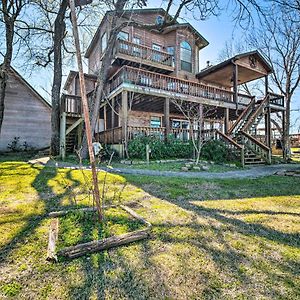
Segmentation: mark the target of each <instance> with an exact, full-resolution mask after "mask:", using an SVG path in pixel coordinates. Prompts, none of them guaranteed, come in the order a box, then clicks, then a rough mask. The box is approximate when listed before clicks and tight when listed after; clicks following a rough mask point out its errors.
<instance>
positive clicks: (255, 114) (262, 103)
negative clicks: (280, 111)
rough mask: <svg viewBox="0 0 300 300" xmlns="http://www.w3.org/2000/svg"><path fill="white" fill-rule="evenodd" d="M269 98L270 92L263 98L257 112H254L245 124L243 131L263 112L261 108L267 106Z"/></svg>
mask: <svg viewBox="0 0 300 300" xmlns="http://www.w3.org/2000/svg"><path fill="white" fill-rule="evenodd" d="M269 100H270V95H269V93H268V94H267V95H266V96H265V98H264V99H263V101H262V102H261V103H260V104H259V106H258V108H257V109H256V110H255V112H254V113H253V115H252V116H251V117H250V119H249V120H248V122H247V123H246V124H245V125H244V126H243V128H242V129H241V131H245V130H247V129H248V128H249V126H250V125H251V123H252V122H253V120H255V118H256V117H257V115H258V114H259V113H260V112H261V110H262V109H264V108H265V104H266V103H268V102H269Z"/></svg>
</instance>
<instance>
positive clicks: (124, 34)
mask: <svg viewBox="0 0 300 300" xmlns="http://www.w3.org/2000/svg"><path fill="white" fill-rule="evenodd" d="M118 38H119V39H120V40H123V41H129V33H128V32H125V31H120V32H119V33H118Z"/></svg>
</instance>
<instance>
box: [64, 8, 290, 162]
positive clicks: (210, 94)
mask: <svg viewBox="0 0 300 300" xmlns="http://www.w3.org/2000/svg"><path fill="white" fill-rule="evenodd" d="M165 14H166V13H165V11H164V10H163V9H141V10H131V11H128V12H126V13H124V14H123V18H124V19H126V18H127V19H129V18H130V19H135V20H136V21H137V22H143V23H145V22H146V23H149V24H155V23H159V22H161V20H162V18H164V16H165ZM109 20H110V12H107V13H106V15H105V17H104V18H103V20H102V22H101V24H100V26H99V28H98V30H97V32H96V34H95V36H94V38H93V39H92V42H91V44H90V46H89V48H88V50H87V52H86V58H87V59H88V65H89V71H88V74H86V75H85V76H86V82H87V89H88V91H87V92H88V93H89V95H91V94H92V92H93V90H94V87H95V84H96V81H97V73H98V71H99V68H100V66H101V59H102V57H103V53H104V51H105V50H106V47H107V41H108V35H109V30H110V22H109ZM207 45H208V41H207V40H206V39H205V38H204V37H203V36H202V35H201V34H200V33H199V32H198V31H197V30H196V29H195V28H193V27H192V26H191V25H190V24H188V23H184V24H182V23H176V24H174V25H172V26H170V27H167V28H166V29H164V30H162V31H155V30H152V31H147V30H145V29H141V28H138V27H134V26H130V27H125V28H124V29H123V30H122V31H121V32H120V33H119V36H118V40H117V42H116V44H115V47H114V55H113V60H112V62H111V67H110V78H109V80H108V82H107V86H106V88H105V90H106V97H105V99H103V101H102V104H101V108H100V111H99V120H98V126H97V128H96V132H95V138H96V139H98V140H99V141H100V142H101V143H105V144H110V145H112V146H113V147H114V148H115V149H117V150H118V151H119V152H120V155H124V141H127V140H130V139H134V138H135V137H136V136H140V135H145V136H152V135H155V136H158V137H160V138H162V139H163V138H168V136H170V135H173V136H174V137H176V138H178V139H182V140H188V139H190V138H191V135H192V134H197V132H198V129H199V128H197V127H195V126H194V125H193V126H191V124H190V123H189V121H188V120H186V119H185V117H184V116H183V114H182V113H181V112H180V111H179V110H178V108H177V107H176V105H175V104H174V102H173V99H181V100H184V101H191V102H193V103H198V104H199V106H202V107H204V109H212V108H213V114H211V115H210V117H209V118H206V119H205V120H204V122H203V124H201V126H203V127H202V129H201V133H202V134H203V135H204V136H205V139H219V140H222V141H224V143H225V144H226V145H227V147H228V148H229V149H231V150H233V151H235V152H236V153H237V154H238V155H239V157H240V159H241V162H242V163H243V164H254V163H271V155H272V143H273V140H272V132H273V127H274V126H273V125H272V124H273V123H272V116H273V115H274V114H276V115H278V114H282V120H284V114H285V108H284V98H283V96H281V95H277V94H274V93H271V92H270V91H269V88H268V75H269V74H271V73H272V68H271V67H270V65H269V64H268V63H267V61H266V60H265V59H264V57H263V56H262V55H261V54H260V53H259V52H258V51H251V52H248V53H243V54H240V55H237V56H234V57H232V58H230V59H228V60H226V61H224V62H222V63H220V64H218V65H214V66H209V67H207V68H206V69H204V70H199V60H200V59H201V50H202V49H203V48H204V47H206V46H207ZM260 78H264V80H265V93H264V96H263V97H261V98H256V97H255V96H254V95H249V94H246V93H240V92H239V90H240V86H241V85H242V84H245V83H248V82H251V81H254V80H257V79H260ZM64 90H65V92H64V93H63V95H62V99H61V152H62V153H63V154H64V153H65V152H66V151H73V149H74V147H75V148H76V147H77V148H78V146H79V145H80V143H81V139H82V128H83V126H82V108H81V99H80V91H79V81H78V74H77V72H74V71H72V72H70V74H69V77H68V79H67V81H66V84H65V87H64ZM279 125H280V127H282V125H281V124H279ZM261 128H263V131H262V130H261Z"/></svg>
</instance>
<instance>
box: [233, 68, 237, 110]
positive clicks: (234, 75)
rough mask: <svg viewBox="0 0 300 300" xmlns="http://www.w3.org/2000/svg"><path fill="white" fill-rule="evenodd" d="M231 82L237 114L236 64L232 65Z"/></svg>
mask: <svg viewBox="0 0 300 300" xmlns="http://www.w3.org/2000/svg"><path fill="white" fill-rule="evenodd" d="M232 80H233V102H234V103H235V105H236V114H237V113H238V66H237V64H233V70H232Z"/></svg>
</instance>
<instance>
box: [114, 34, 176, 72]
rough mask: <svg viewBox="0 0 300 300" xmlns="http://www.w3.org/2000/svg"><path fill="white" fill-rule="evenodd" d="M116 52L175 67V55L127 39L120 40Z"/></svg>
mask: <svg viewBox="0 0 300 300" xmlns="http://www.w3.org/2000/svg"><path fill="white" fill-rule="evenodd" d="M115 49H116V54H118V53H120V54H125V55H129V56H132V57H133V58H135V59H140V60H137V61H138V62H140V61H141V60H143V61H149V62H153V63H158V64H162V65H165V66H168V67H174V66H175V62H174V56H173V55H171V54H169V53H167V52H163V51H158V50H155V49H152V48H150V47H147V46H144V45H139V44H135V43H131V42H128V41H125V40H120V39H119V40H118V41H117V45H116V48H115Z"/></svg>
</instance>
